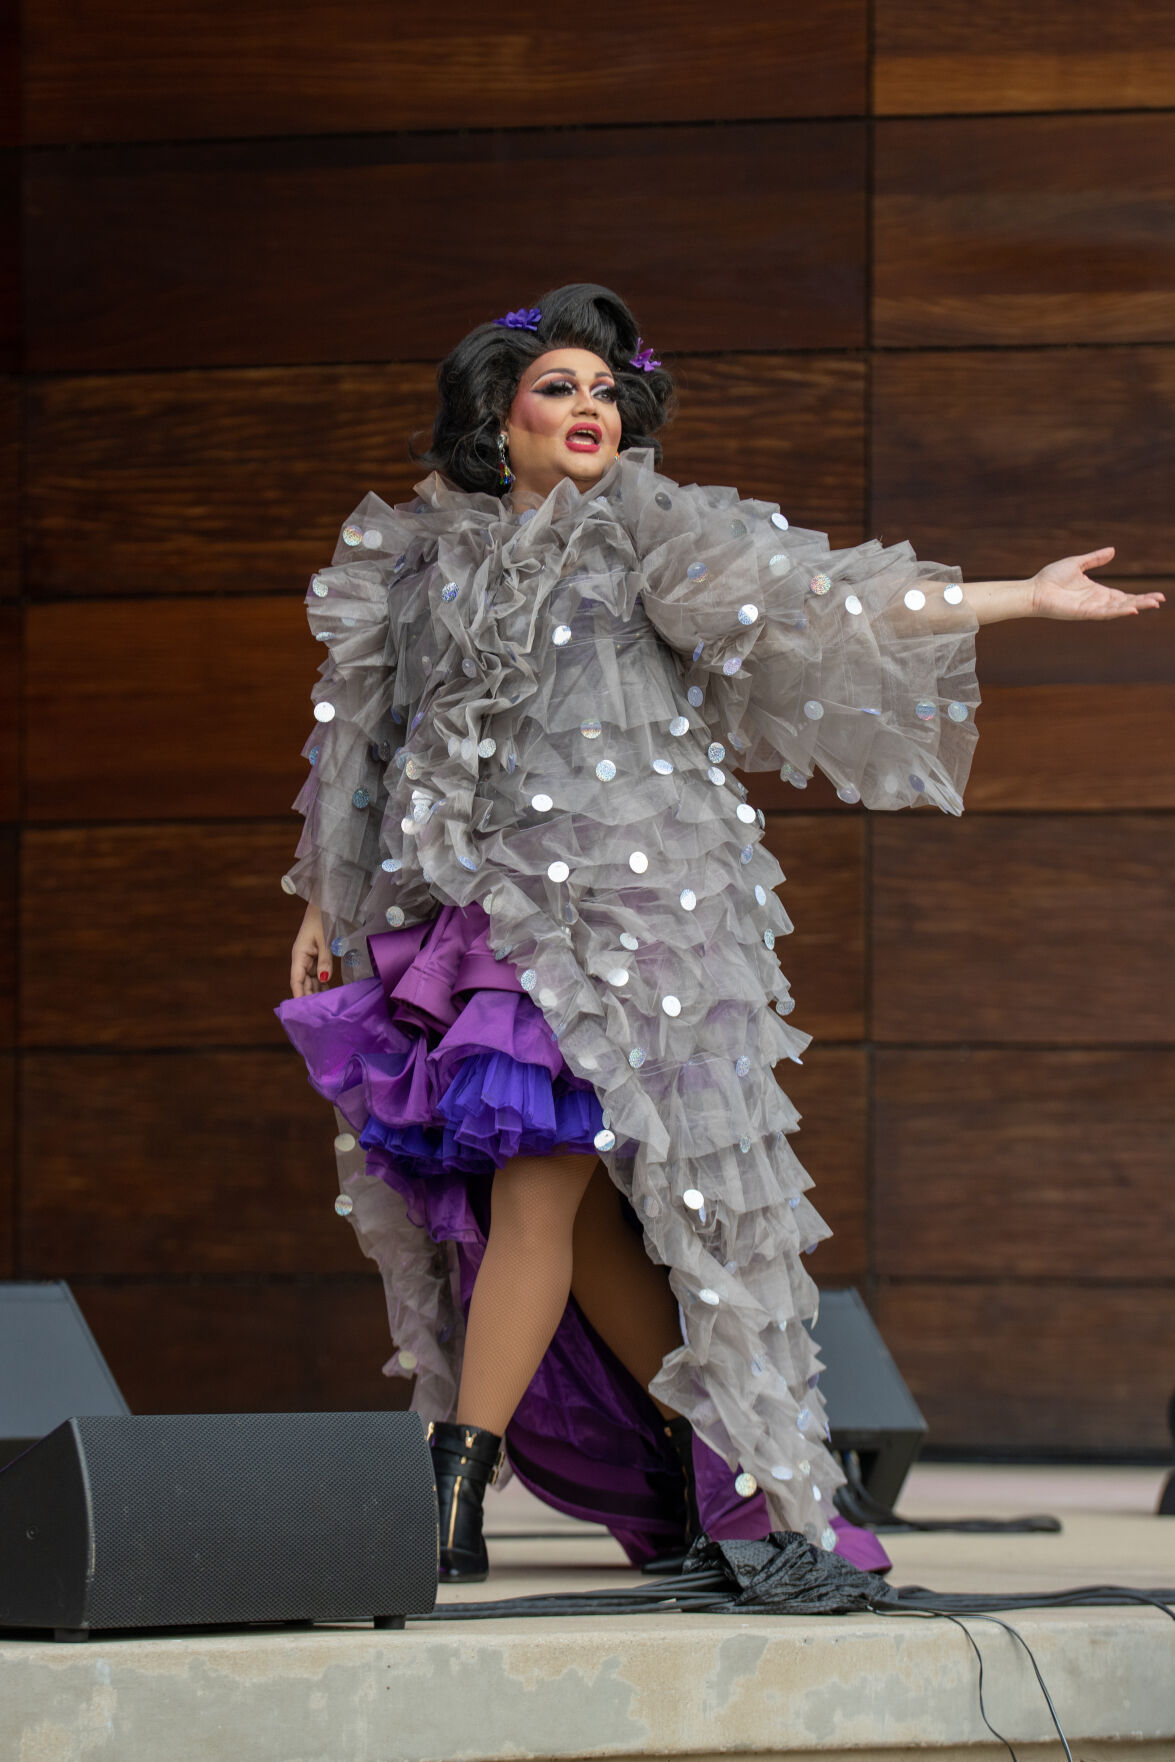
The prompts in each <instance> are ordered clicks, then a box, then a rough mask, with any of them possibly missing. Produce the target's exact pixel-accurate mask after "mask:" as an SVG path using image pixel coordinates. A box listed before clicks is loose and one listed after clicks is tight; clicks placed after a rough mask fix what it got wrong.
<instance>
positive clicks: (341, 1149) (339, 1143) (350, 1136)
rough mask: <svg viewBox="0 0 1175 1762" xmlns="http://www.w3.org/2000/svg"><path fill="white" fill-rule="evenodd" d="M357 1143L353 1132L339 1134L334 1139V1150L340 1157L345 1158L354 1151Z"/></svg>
mask: <svg viewBox="0 0 1175 1762" xmlns="http://www.w3.org/2000/svg"><path fill="white" fill-rule="evenodd" d="M358 1142H359V1140H358V1139H357V1138H356V1136H355V1134H354V1132H340V1133H339V1135H338V1137H337V1138H336V1139H335V1149H336V1150H337V1152H338V1154H339V1155H340V1156H346V1155H348V1154H349V1152H351V1151H352V1150H354V1148H355V1146H356V1144H357V1143H358Z"/></svg>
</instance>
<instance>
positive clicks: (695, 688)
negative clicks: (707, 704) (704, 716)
mask: <svg viewBox="0 0 1175 1762" xmlns="http://www.w3.org/2000/svg"><path fill="white" fill-rule="evenodd" d="M685 695H686V697H687V698H688V700H689V702H690V703H691V704H692V705H693V707H694V709H695V710H700V709H701V707H702V703H703V701H704V699H705V696H706V694H705V692H704V691H703V690H702V688H701V686H700V685H691V686H690V688H689V690H688V691H687V692H686V694H685Z"/></svg>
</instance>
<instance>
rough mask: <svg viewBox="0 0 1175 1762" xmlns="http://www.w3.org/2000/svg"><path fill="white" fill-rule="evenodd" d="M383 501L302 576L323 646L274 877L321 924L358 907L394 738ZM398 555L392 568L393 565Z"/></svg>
mask: <svg viewBox="0 0 1175 1762" xmlns="http://www.w3.org/2000/svg"><path fill="white" fill-rule="evenodd" d="M394 519H395V515H394V512H393V510H392V509H390V508H388V507H387V505H386V504H385V503H383V502H381V501H380V500H379V498H378V497H376V496H367V497H366V498H365V499H364V501H362V502H361V503H360V505H359V507H358V508H357V509H356V511H355V513H354V514H353V515H352V516H351V518H350V519H349V520H348V521H347V522H346V524H345V525H344V526H343V529H342V532H341V534H340V537H339V542H338V546H337V548H336V550H335V555H334V562H333V564H332V566H331V567H330V568H329V569H324V570H321V571H320V572H319V573H318V574H316V575H314V576H313V577H312V578H311V582H310V586H309V589H308V590H307V594H306V609H307V616H308V618H309V621H310V628H311V630H312V631H313V633H314V635H315V637H316V638H317V639H318V641H320V642H322V643H325V645H326V651H327V653H326V659H325V660H324V662H323V663H322V666H321V667H320V668H319V672H318V681H317V683H316V685H315V686H314V689H313V691H312V693H311V697H312V700H313V704H314V718H315V720H314V728H313V731H312V733H311V735H310V737H309V739H308V740H307V742H306V745H305V746H304V747H303V749H302V751H303V756H304V757H305V758H306V759H307V760H308V762H309V765H310V773H309V776H308V777H307V779H306V782H305V784H304V786H303V788H302V790H301V792H300V794H299V795H298V798H297V800H296V801H295V803H294V807H295V808H296V809H297V811H298V812H299V813H301V814H302V815H303V816H304V818H305V825H304V827H303V830H302V836H301V839H300V841H299V843H298V850H297V860H296V862H295V863H294V865H293V867H292V868H291V869H290V871H289V874H288V875H287V876H286V877H285V879H284V881H283V886H284V887H285V888H286V890H287V891H288V892H290V893H299V894H301V895H302V897H303V898H304V899H307V900H310V901H312V902H313V903H314V904H316V905H317V906H319V907H320V909H321V910H322V913H323V917H324V920H326V922H327V928H328V933H333V932H334V931H336V930H346V929H349V928H352V927H354V926H355V925H356V924H357V923H358V922H359V921H360V919H361V917H362V915H363V906H364V901H365V899H366V896H367V894H368V892H369V890H370V887H371V880H372V875H373V873H374V872H375V871H376V870H377V869H378V866H379V860H380V828H381V825H382V821H383V815H384V811H385V809H386V806H387V801H388V787H387V780H386V772H387V766H388V761H389V759H390V758H391V756H392V752H393V750H394V747H395V744H396V739H397V726H396V723H397V720H400V721H402V719H403V718H402V714H401V713H400V712H398V711H395V710H394V707H393V701H394V695H395V686H396V677H395V665H394V660H393V658H392V655H391V652H390V651H391V647H392V645H391V642H390V639H389V610H388V599H389V591H390V586H391V583H392V582H393V580H394V579H395V577H396V575H397V559H395V558H394V557H393V556H391V555H389V554H388V552H387V550H386V548H385V546H386V541H387V540H389V539H390V538H393V536H394V535H393V534H391V533H389V532H387V531H385V530H384V529H385V528H386V527H387V526H388V525H389V524H390V523H391V522H392V521H394ZM402 566H403V565H402V560H401V561H400V567H401V568H402Z"/></svg>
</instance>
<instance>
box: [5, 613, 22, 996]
mask: <svg viewBox="0 0 1175 1762" xmlns="http://www.w3.org/2000/svg"><path fill="white" fill-rule="evenodd" d="M23 651H24V609H23V607H21V606H14V605H4V604H3V603H0V665H2V666H3V680H4V686H3V690H2V691H0V752H2V753H3V754H4V762H3V764H0V824H2V823H4V822H5V821H8V822H15V821H17V820H19V818H20V810H21V797H22V789H21V753H22V749H23V746H24V729H23V727H22V726H21V723H22V719H23V718H22V715H21V709H22V706H21V699H20V684H19V682H20V675H21V664H22V659H23ZM0 860H2V859H0ZM2 960H3V957H2V956H0V961H2Z"/></svg>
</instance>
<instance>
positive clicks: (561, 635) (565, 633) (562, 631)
mask: <svg viewBox="0 0 1175 1762" xmlns="http://www.w3.org/2000/svg"><path fill="white" fill-rule="evenodd" d="M551 641H552V642H553V643H554V644H555V646H556V647H557V648H562V647H563V644H564V643H566V642H570V641H571V626H570V624H556V626H555V628H554V630H553V631H552V632H551Z"/></svg>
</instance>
